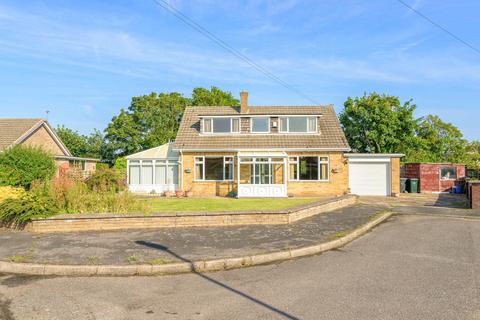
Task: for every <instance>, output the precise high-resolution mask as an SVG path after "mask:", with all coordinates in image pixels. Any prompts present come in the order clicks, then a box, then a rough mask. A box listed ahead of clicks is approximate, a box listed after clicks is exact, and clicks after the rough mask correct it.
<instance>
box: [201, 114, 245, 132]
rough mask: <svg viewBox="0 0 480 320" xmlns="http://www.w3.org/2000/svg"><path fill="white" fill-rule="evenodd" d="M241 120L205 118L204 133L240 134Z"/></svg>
mask: <svg viewBox="0 0 480 320" xmlns="http://www.w3.org/2000/svg"><path fill="white" fill-rule="evenodd" d="M238 132H240V119H239V118H203V133H238Z"/></svg>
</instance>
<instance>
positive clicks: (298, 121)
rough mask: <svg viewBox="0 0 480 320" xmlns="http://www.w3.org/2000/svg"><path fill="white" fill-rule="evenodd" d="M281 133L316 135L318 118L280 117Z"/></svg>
mask: <svg viewBox="0 0 480 320" xmlns="http://www.w3.org/2000/svg"><path fill="white" fill-rule="evenodd" d="M279 121H280V132H281V133H316V132H317V117H306V116H298V117H296V116H288V117H280V118H279Z"/></svg>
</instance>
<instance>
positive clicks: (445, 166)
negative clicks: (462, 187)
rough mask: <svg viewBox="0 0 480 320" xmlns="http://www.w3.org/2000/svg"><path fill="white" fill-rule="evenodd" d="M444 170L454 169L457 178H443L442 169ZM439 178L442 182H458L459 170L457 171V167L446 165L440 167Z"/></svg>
mask: <svg viewBox="0 0 480 320" xmlns="http://www.w3.org/2000/svg"><path fill="white" fill-rule="evenodd" d="M444 168H448V169H450V168H453V169H454V170H455V178H453V179H452V178H448V179H447V178H443V177H442V169H444ZM438 176H439V177H440V181H455V180H457V177H458V170H457V167H456V166H448V165H444V166H440V168H438Z"/></svg>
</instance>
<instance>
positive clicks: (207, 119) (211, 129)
mask: <svg viewBox="0 0 480 320" xmlns="http://www.w3.org/2000/svg"><path fill="white" fill-rule="evenodd" d="M205 121H210V131H205ZM202 132H203V133H213V118H203V119H202Z"/></svg>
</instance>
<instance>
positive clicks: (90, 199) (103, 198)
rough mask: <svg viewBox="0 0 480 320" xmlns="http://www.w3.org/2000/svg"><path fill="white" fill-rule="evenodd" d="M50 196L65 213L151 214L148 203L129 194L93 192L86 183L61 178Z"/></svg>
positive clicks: (113, 191)
mask: <svg viewBox="0 0 480 320" xmlns="http://www.w3.org/2000/svg"><path fill="white" fill-rule="evenodd" d="M49 194H50V196H51V198H53V199H54V200H55V203H56V205H57V206H58V208H59V209H60V211H61V212H65V213H105V212H108V213H127V212H149V211H150V208H149V206H148V203H146V202H145V201H141V200H139V199H136V198H135V197H134V196H132V195H131V194H130V193H128V192H120V193H118V192H116V191H115V190H114V189H108V188H99V189H98V190H96V191H95V190H92V189H91V188H90V187H89V186H87V184H86V183H84V182H82V181H75V180H72V179H69V178H68V177H60V178H57V179H55V180H53V182H52V183H51V184H50V186H49Z"/></svg>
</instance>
